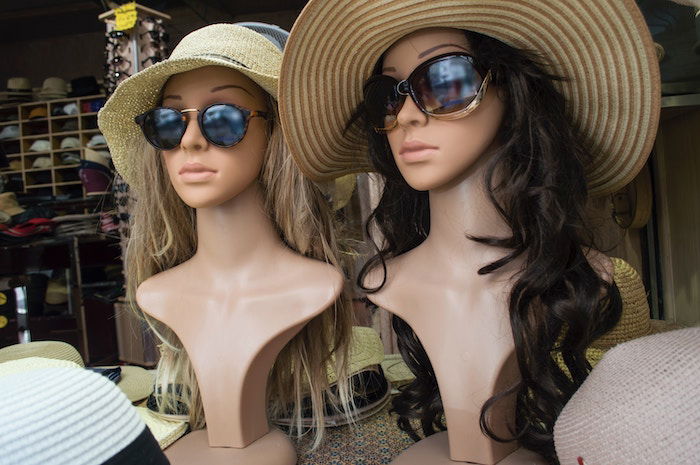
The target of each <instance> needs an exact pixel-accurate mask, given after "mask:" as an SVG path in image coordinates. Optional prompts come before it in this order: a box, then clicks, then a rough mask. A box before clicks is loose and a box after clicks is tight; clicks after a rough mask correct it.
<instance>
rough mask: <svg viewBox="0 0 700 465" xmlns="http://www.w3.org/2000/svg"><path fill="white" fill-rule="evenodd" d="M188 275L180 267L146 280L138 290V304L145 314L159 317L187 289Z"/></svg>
mask: <svg viewBox="0 0 700 465" xmlns="http://www.w3.org/2000/svg"><path fill="white" fill-rule="evenodd" d="M187 281H188V279H187V275H186V273H184V272H183V270H182V269H180V267H175V268H171V269H169V270H166V271H163V272H160V273H158V274H155V275H153V276H151V277H150V278H148V279H146V280H145V281H144V282H142V283H141V284H139V286H138V288H137V289H136V303H137V304H138V306H139V307H140V308H141V310H143V311H144V312H146V313H148V314H150V315H153V316H157V315H159V314H161V313H162V312H163V311H164V309H166V308H169V307H170V306H171V301H172V300H173V299H176V298H177V295H182V291H184V290H185V289H186V283H187Z"/></svg>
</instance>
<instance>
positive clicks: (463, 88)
mask: <svg viewBox="0 0 700 465" xmlns="http://www.w3.org/2000/svg"><path fill="white" fill-rule="evenodd" d="M481 81H482V79H481V76H480V75H479V73H478V72H477V71H476V69H475V68H474V65H473V64H472V62H471V61H470V60H469V58H468V57H466V56H461V55H458V56H452V57H447V58H445V59H443V60H439V61H436V62H434V63H431V64H430V65H429V66H427V67H426V68H425V69H424V70H423V71H422V72H419V73H417V74H416V75H415V77H414V79H413V82H411V86H412V87H413V91H414V93H415V95H416V98H417V99H418V100H419V102H420V104H421V105H422V106H423V109H424V110H425V111H426V112H427V113H428V114H433V115H444V114H447V113H454V112H457V111H460V110H463V109H464V108H466V107H467V106H468V105H469V104H470V103H471V102H472V101H473V100H474V98H475V97H476V94H477V92H478V91H479V87H480V86H481Z"/></svg>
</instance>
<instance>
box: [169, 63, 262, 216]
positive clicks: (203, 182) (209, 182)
mask: <svg viewBox="0 0 700 465" xmlns="http://www.w3.org/2000/svg"><path fill="white" fill-rule="evenodd" d="M233 86H235V87H233ZM266 102H267V97H266V94H265V92H264V91H263V90H262V89H261V88H260V87H259V86H258V85H257V84H255V83H254V82H253V81H252V80H251V79H249V78H248V77H246V76H245V75H243V74H241V73H239V72H238V71H236V70H233V69H230V68H225V67H219V66H207V67H204V68H198V69H195V70H192V71H188V72H186V73H181V74H177V75H175V76H173V77H172V78H170V80H169V81H168V82H167V84H166V85H165V87H164V88H163V102H162V105H163V106H167V107H172V108H176V109H178V110H183V109H185V108H196V109H200V110H201V109H203V108H204V107H206V106H207V105H210V104H212V103H232V104H235V105H238V106H241V107H244V108H247V109H250V110H263V111H264V110H266V109H267V103H266ZM266 124H267V123H266V121H265V120H264V119H262V118H252V119H251V120H250V122H249V124H248V129H247V131H246V134H245V137H243V139H242V140H241V141H240V142H239V143H238V144H236V145H234V146H233V147H218V146H216V145H213V144H211V143H210V142H209V141H207V139H205V138H204V136H203V135H202V132H201V130H200V128H199V125H198V123H197V117H196V114H195V113H189V117H188V121H187V130H186V131H185V134H184V135H183V137H182V141H181V143H180V146H179V147H176V148H175V149H173V150H165V151H163V152H162V155H161V156H162V157H163V161H164V165H165V167H166V169H167V171H168V177H169V178H170V182H171V183H172V185H173V187H174V188H175V191H176V192H177V194H178V196H179V197H180V198H181V199H182V201H183V202H185V203H186V204H187V205H188V206H190V207H192V208H206V207H214V206H217V205H220V204H222V203H224V202H226V201H228V200H230V199H232V198H234V197H236V196H237V195H238V194H240V193H241V192H243V191H245V190H246V189H248V188H249V187H250V186H251V185H253V184H254V183H255V181H256V179H257V178H258V176H259V174H260V169H261V168H262V165H263V159H264V156H265V149H266V147H267V139H268V131H267V128H266ZM195 165H196V166H198V169H200V170H203V171H200V172H197V173H196V174H195V175H192V174H188V173H183V167H186V166H195Z"/></svg>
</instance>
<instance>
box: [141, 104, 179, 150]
mask: <svg viewBox="0 0 700 465" xmlns="http://www.w3.org/2000/svg"><path fill="white" fill-rule="evenodd" d="M142 127H143V134H144V135H145V136H146V139H148V141H149V142H150V143H151V144H152V145H153V146H154V147H156V148H159V149H161V150H172V149H174V148H175V147H177V146H178V145H180V141H181V140H182V135H183V134H184V133H185V122H184V121H182V116H181V115H180V112H178V111H175V110H173V109H172V108H155V109H153V110H151V111H150V112H148V113H147V114H146V117H145V118H144V122H143V126H142Z"/></svg>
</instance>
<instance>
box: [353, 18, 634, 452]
mask: <svg viewBox="0 0 700 465" xmlns="http://www.w3.org/2000/svg"><path fill="white" fill-rule="evenodd" d="M466 34H467V39H468V40H469V43H470V44H471V47H472V54H473V55H474V58H475V59H476V62H477V63H478V64H480V65H481V66H482V67H484V68H488V69H490V70H491V72H492V76H493V81H492V82H493V85H495V86H497V87H498V89H499V91H500V92H501V94H502V98H503V99H504V101H505V108H506V113H505V115H504V120H503V122H502V125H501V127H500V129H499V133H498V135H497V138H498V142H499V147H498V148H497V150H496V152H495V153H494V154H493V156H492V157H491V158H490V160H489V162H488V163H489V164H488V166H487V167H486V170H485V177H484V183H485V186H486V190H487V193H488V196H489V199H490V201H491V203H492V204H493V206H494V207H495V208H496V210H497V211H498V212H499V213H500V215H501V217H502V218H503V219H504V220H505V221H506V223H507V225H508V226H509V227H510V231H512V235H511V236H510V237H506V238H496V237H474V236H470V235H465V240H472V241H477V242H480V243H483V244H487V245H491V246H494V247H503V248H506V249H507V250H508V251H509V253H507V254H506V255H505V256H504V257H503V258H501V259H499V260H497V261H495V262H493V263H490V264H488V265H487V266H484V267H483V268H481V269H479V270H478V273H479V274H488V273H492V272H494V271H496V270H498V269H500V268H501V267H503V266H504V265H506V264H508V263H510V262H511V261H512V260H514V259H515V258H517V257H523V258H524V263H525V264H524V268H523V269H522V270H521V273H519V274H518V275H517V280H516V281H515V282H514V284H513V287H512V290H511V293H510V297H509V303H508V310H509V315H510V323H511V328H512V332H513V337H514V342H515V351H516V356H517V361H518V366H519V368H520V373H521V375H522V378H521V381H520V382H519V383H518V384H517V385H516V386H514V387H513V388H512V389H510V390H509V391H507V392H503V393H499V394H498V395H496V396H494V397H492V398H491V399H489V400H488V401H487V402H486V403H485V404H484V406H483V407H482V411H481V418H480V424H481V428H482V431H484V433H485V434H487V435H488V436H489V437H491V438H493V439H495V440H497V441H513V440H517V441H519V443H520V444H521V445H522V446H524V447H526V448H528V449H531V450H534V451H536V452H538V453H540V454H541V455H543V456H544V457H545V458H546V459H547V460H548V461H549V462H550V463H552V464H556V463H557V458H556V454H555V451H554V442H553V436H552V431H553V428H554V422H555V421H556V419H557V416H558V415H559V413H560V412H561V410H562V408H563V407H564V405H565V404H566V402H567V401H568V400H569V398H570V397H571V396H572V395H573V393H574V392H575V391H576V389H577V388H578V387H579V386H580V385H581V383H583V381H584V380H585V379H586V377H587V376H588V373H589V372H590V370H591V366H590V364H589V363H588V362H587V361H586V358H585V350H586V348H587V347H588V346H589V345H590V343H591V342H592V341H594V340H595V339H597V338H598V337H600V336H601V335H603V334H604V333H606V332H607V331H609V330H610V329H611V328H612V327H613V326H614V325H615V324H616V323H617V321H618V320H619V318H620V313H621V311H622V303H621V298H620V294H619V291H618V289H617V287H616V286H615V284H614V283H608V282H607V281H606V280H604V279H603V278H602V277H601V276H600V275H599V274H598V272H596V271H595V270H594V269H593V267H592V266H591V265H590V263H589V261H588V260H587V259H586V257H585V255H584V251H585V250H586V248H587V247H592V246H593V239H592V234H590V232H589V229H588V228H587V227H586V225H585V221H584V208H585V204H586V202H587V197H588V189H587V185H586V177H585V172H584V166H586V164H587V163H589V162H590V160H591V154H590V152H589V149H588V148H587V145H586V143H585V141H583V139H582V138H581V137H580V136H579V135H578V134H577V133H576V131H575V129H574V128H573V125H572V122H571V119H570V117H569V116H568V114H567V113H566V111H565V100H564V97H563V96H562V94H561V93H560V92H559V91H558V90H557V89H556V87H555V85H554V83H555V82H556V81H560V80H562V78H560V77H558V76H554V75H551V74H549V73H547V72H546V71H544V70H545V67H544V66H542V65H541V58H540V57H537V56H535V55H534V54H532V53H530V52H526V51H522V50H517V49H515V48H512V47H510V46H508V45H506V44H504V43H502V42H500V41H498V40H496V39H493V38H491V37H488V36H484V35H481V34H477V33H474V32H466ZM379 69H381V63H378V66H377V72H378V70H379ZM366 121H367V119H366V117H365V111H364V107H363V104H362V103H361V104H360V105H359V107H358V109H357V111H356V112H355V115H354V116H353V118H352V119H351V121H350V122H349V124H348V127H351V126H353V125H359V126H360V127H361V128H363V130H365V131H366V134H367V137H368V139H369V141H370V158H371V160H372V163H373V164H374V167H375V168H376V170H377V171H378V172H379V173H380V174H381V175H382V176H383V177H384V180H385V185H384V188H383V192H382V195H381V199H380V201H379V204H378V206H377V208H376V209H375V210H374V211H373V212H372V214H371V215H370V217H369V220H368V222H367V224H366V232H367V234H368V237H372V231H373V228H372V227H371V225H372V224H376V226H377V228H378V231H379V232H380V233H381V235H382V238H383V241H382V243H381V246H377V253H376V254H375V255H374V256H373V257H371V258H370V260H369V261H368V262H367V263H366V265H365V266H364V267H363V268H362V270H361V271H360V273H359V276H358V284H359V285H360V287H362V288H364V289H365V290H366V291H367V292H368V293H372V292H376V291H377V290H378V289H380V288H381V287H382V286H383V285H384V282H385V281H386V265H385V261H386V260H387V259H390V258H392V257H395V256H397V255H400V254H402V253H404V252H407V251H409V250H411V249H413V248H414V247H416V246H417V245H419V244H420V243H421V242H423V241H424V240H425V238H426V237H427V236H428V234H429V232H430V208H429V205H428V193H427V192H419V191H416V190H414V189H412V188H411V187H410V186H409V185H408V184H407V183H406V181H405V180H404V179H403V177H402V176H401V173H400V172H399V170H398V167H397V166H396V163H395V162H394V157H393V156H392V153H391V149H390V147H389V144H388V142H387V140H386V137H385V136H384V135H381V134H377V133H375V132H374V131H373V130H372V129H371V127H369V125H368V124H367V122H366ZM373 241H374V242H375V243H376V242H377V241H376V240H374V238H373ZM376 266H382V267H383V268H384V282H382V284H381V285H380V286H379V287H378V288H374V289H368V288H366V287H364V286H363V283H364V279H365V277H366V275H367V273H368V271H369V270H370V269H372V268H374V267H376ZM393 327H394V330H395V331H396V334H397V336H398V342H399V350H400V351H401V354H402V356H403V358H404V360H405V361H406V363H407V364H408V366H409V367H410V369H411V371H413V373H414V374H415V375H416V379H415V380H414V381H413V382H412V383H410V384H409V385H408V386H407V387H406V388H405V389H403V390H402V391H401V393H400V395H399V396H397V397H396V399H395V400H394V403H393V408H394V410H395V412H397V413H398V414H399V420H398V423H399V427H400V428H401V429H402V430H404V431H406V432H407V433H408V434H409V435H410V436H411V437H412V438H414V440H419V439H420V436H419V434H418V431H416V429H414V427H413V426H412V424H411V420H417V421H419V422H420V425H421V428H420V429H421V430H422V433H423V434H424V435H426V436H427V435H430V434H433V433H435V432H436V431H437V430H444V429H445V425H444V424H443V422H442V414H443V406H442V402H441V399H440V392H439V390H438V385H437V380H436V378H435V373H434V372H433V369H432V366H431V364H430V360H429V359H428V356H427V354H426V352H425V349H424V348H423V346H422V345H421V342H420V341H419V339H418V337H417V336H416V334H415V333H414V332H413V330H412V329H411V327H410V326H409V325H408V324H407V323H406V322H404V321H403V320H401V319H400V318H398V317H396V316H394V317H393ZM557 352H559V353H560V354H561V356H562V358H563V360H564V362H565V364H566V367H567V369H568V370H567V371H568V373H567V371H564V370H562V369H561V368H560V367H559V366H558V365H557V363H556V362H555V360H554V358H553V356H554V355H556V353H557ZM512 393H515V395H516V396H517V401H516V422H515V430H514V431H512V434H513V436H512V437H510V438H503V437H498V436H497V435H496V434H495V433H494V432H493V430H492V429H491V427H490V425H489V424H488V420H487V419H488V411H489V409H490V408H491V407H492V406H493V404H494V403H496V402H497V401H498V400H499V399H500V398H502V397H504V396H506V395H508V394H512Z"/></svg>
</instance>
